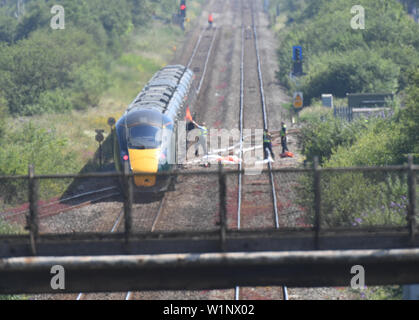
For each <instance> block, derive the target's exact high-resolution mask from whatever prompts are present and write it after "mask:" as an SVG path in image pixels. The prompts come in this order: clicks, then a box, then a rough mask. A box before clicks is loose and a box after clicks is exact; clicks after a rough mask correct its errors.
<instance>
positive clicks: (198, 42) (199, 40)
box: [186, 28, 205, 69]
mask: <svg viewBox="0 0 419 320" xmlns="http://www.w3.org/2000/svg"><path fill="white" fill-rule="evenodd" d="M204 32H205V29H204V28H203V29H202V31H201V33H200V34H199V37H198V41H197V42H196V44H195V47H194V50H193V52H192V55H191V57H190V58H189V61H188V64H187V65H186V68H188V69H189V68H190V66H191V64H192V61H193V59H194V58H195V55H196V53H197V51H198V47H199V44H200V43H201V40H202V36H203V34H204Z"/></svg>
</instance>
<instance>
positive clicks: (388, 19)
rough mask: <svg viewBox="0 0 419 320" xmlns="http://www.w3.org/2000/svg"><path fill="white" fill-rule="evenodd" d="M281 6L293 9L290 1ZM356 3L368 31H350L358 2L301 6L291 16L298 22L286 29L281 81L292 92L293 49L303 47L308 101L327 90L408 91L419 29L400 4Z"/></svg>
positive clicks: (418, 60)
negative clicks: (408, 79) (407, 75)
mask: <svg viewBox="0 0 419 320" xmlns="http://www.w3.org/2000/svg"><path fill="white" fill-rule="evenodd" d="M280 3H281V5H282V6H283V7H284V8H285V9H287V8H288V7H289V4H288V2H287V1H285V0H282V1H280ZM357 4H359V5H362V6H363V7H364V8H365V14H366V16H365V29H364V30H353V29H352V28H351V26H350V22H351V19H352V18H353V16H354V15H352V14H351V7H352V6H353V4H352V3H348V2H347V1H344V0H333V1H310V2H305V3H304V4H300V7H301V8H302V10H301V11H300V12H298V13H296V12H292V13H290V14H291V16H292V21H293V22H292V23H291V22H290V23H289V24H288V26H287V28H286V29H285V30H281V34H280V35H279V39H280V42H281V45H280V47H279V48H280V49H279V51H278V59H279V73H278V77H279V79H280V80H281V82H282V83H284V84H285V85H287V86H288V87H289V88H290V89H291V88H292V83H290V82H289V79H288V74H289V72H290V70H291V68H292V54H291V53H292V46H294V45H301V46H302V47H303V54H304V62H305V63H304V71H305V72H306V73H307V74H306V76H304V77H302V87H303V92H304V97H305V101H306V102H307V103H310V100H311V99H312V98H318V97H320V95H321V93H325V92H327V93H332V94H334V95H335V96H337V97H345V95H346V93H351V92H352V93H353V92H382V91H390V92H396V91H399V90H403V89H404V88H405V87H406V85H407V78H406V74H407V71H408V70H409V69H411V68H412V67H414V66H417V65H419V50H418V49H419V26H418V25H417V24H415V23H414V22H413V21H411V19H409V18H408V17H407V15H406V13H405V11H404V9H403V7H402V6H401V5H400V4H399V3H397V1H396V0H391V1H380V0H372V1H371V0H368V1H367V0H360V1H358V3H357ZM292 89H293V88H292Z"/></svg>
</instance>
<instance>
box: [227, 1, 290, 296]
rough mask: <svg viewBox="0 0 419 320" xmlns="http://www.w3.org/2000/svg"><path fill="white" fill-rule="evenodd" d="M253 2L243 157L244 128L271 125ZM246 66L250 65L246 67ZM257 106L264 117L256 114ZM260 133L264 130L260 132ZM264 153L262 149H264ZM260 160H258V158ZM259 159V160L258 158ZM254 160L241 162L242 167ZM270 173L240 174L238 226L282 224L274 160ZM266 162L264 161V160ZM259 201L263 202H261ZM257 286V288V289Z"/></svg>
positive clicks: (243, 92) (244, 78) (246, 15)
mask: <svg viewBox="0 0 419 320" xmlns="http://www.w3.org/2000/svg"><path fill="white" fill-rule="evenodd" d="M254 12H255V7H254V3H253V2H251V1H248V0H242V19H243V20H242V28H241V34H242V37H241V40H242V46H241V64H240V116H239V118H240V124H239V126H240V157H241V159H246V157H245V152H244V151H243V150H244V129H249V128H252V129H258V128H259V129H260V128H263V129H264V130H265V129H269V124H268V121H267V119H268V114H267V110H266V102H265V94H264V85H263V75H262V68H261V57H260V53H259V44H258V33H257V27H256V24H255V13H254ZM244 66H247V68H246V69H245V67H244ZM256 106H258V107H259V108H260V112H261V117H260V118H258V117H255V110H256V108H257V107H256ZM259 134H261V133H259ZM262 153H263V151H262ZM256 161H258V160H256ZM259 161H260V160H259ZM249 165H250V167H252V166H255V162H253V163H252V164H247V163H246V162H245V163H244V164H242V163H240V164H239V169H240V170H243V169H244V170H246V167H247V166H249ZM266 165H267V166H268V170H269V174H264V175H260V174H258V175H246V174H245V175H242V174H239V177H238V205H237V229H243V228H248V229H255V228H271V227H272V226H274V227H275V228H279V214H278V206H277V198H276V194H277V192H276V184H275V180H274V175H273V173H272V165H271V162H270V161H268V162H267V163H266ZM263 166H265V164H263ZM260 204H263V205H262V206H261V205H260ZM256 290H257V288H256V289H255V290H254V291H256ZM246 291H250V288H240V287H236V288H235V297H234V298H235V299H236V300H240V298H241V297H242V296H244V297H246V296H251V295H253V296H254V295H255V293H254V292H252V293H249V292H246ZM282 299H284V300H288V292H287V288H286V287H285V286H284V287H282Z"/></svg>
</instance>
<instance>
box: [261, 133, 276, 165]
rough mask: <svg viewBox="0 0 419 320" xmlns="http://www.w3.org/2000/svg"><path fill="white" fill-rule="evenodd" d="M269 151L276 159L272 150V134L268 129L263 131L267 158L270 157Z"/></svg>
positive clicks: (265, 156) (264, 153)
mask: <svg viewBox="0 0 419 320" xmlns="http://www.w3.org/2000/svg"><path fill="white" fill-rule="evenodd" d="M269 153H270V154H271V157H272V159H274V160H275V155H274V152H273V151H272V136H271V134H270V133H269V132H268V130H265V131H264V132H263V155H264V159H265V160H266V159H268V158H269Z"/></svg>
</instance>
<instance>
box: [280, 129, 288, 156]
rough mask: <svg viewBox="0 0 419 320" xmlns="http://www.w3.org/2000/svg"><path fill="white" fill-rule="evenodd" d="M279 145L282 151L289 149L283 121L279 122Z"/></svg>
mask: <svg viewBox="0 0 419 320" xmlns="http://www.w3.org/2000/svg"><path fill="white" fill-rule="evenodd" d="M281 146H282V153H285V152H287V151H289V150H288V147H287V125H286V124H285V122H281Z"/></svg>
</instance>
